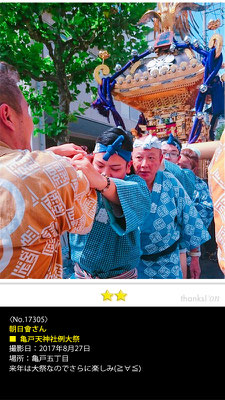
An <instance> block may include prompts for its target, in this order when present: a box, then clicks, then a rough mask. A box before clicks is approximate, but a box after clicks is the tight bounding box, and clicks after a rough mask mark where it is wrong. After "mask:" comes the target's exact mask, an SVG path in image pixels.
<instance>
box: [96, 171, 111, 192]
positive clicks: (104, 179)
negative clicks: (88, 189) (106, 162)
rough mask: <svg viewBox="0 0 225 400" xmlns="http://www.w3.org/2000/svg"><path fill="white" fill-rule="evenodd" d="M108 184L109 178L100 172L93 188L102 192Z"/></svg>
mask: <svg viewBox="0 0 225 400" xmlns="http://www.w3.org/2000/svg"><path fill="white" fill-rule="evenodd" d="M109 186H110V179H109V177H108V176H106V175H104V174H101V175H100V179H99V183H98V185H96V187H95V189H96V190H98V191H99V192H101V193H102V192H104V191H105V190H106V189H107V188H108V187H109Z"/></svg>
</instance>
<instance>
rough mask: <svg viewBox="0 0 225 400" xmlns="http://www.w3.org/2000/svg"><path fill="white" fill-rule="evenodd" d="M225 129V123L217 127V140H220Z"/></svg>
mask: <svg viewBox="0 0 225 400" xmlns="http://www.w3.org/2000/svg"><path fill="white" fill-rule="evenodd" d="M224 129H225V125H224V124H221V125H220V126H219V127H218V128H217V129H216V135H215V139H216V140H220V138H221V136H222V133H223V131H224Z"/></svg>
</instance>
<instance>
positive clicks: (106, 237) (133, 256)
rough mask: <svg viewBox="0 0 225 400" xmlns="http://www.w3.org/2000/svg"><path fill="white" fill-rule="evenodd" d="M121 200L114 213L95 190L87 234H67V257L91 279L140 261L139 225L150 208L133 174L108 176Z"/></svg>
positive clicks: (144, 189) (108, 275) (147, 194)
mask: <svg viewBox="0 0 225 400" xmlns="http://www.w3.org/2000/svg"><path fill="white" fill-rule="evenodd" d="M112 179H113V181H114V182H115V184H116V188H117V194H118V196H119V199H120V203H121V208H122V210H121V213H118V212H117V210H116V208H115V207H114V206H113V204H112V203H110V202H108V201H107V200H106V199H105V198H104V197H103V196H102V195H101V194H100V193H98V206H97V212H96V216H95V220H94V224H93V228H92V230H91V232H90V233H89V234H88V235H84V236H79V235H73V234H70V247H71V258H72V260H73V261H74V263H78V264H79V266H80V268H82V269H83V270H84V271H86V272H87V273H88V274H91V276H92V277H93V278H96V277H98V278H101V279H108V278H113V277H114V276H117V275H121V274H123V273H125V272H127V271H130V270H131V269H133V268H137V266H138V264H139V260H140V255H141V249H140V229H139V225H140V224H142V223H143V221H144V219H145V218H146V216H147V214H148V210H149V209H150V192H149V190H148V187H147V185H146V183H145V181H144V180H143V179H142V178H140V177H139V176H137V175H130V176H125V178H124V180H122V179H116V178H112Z"/></svg>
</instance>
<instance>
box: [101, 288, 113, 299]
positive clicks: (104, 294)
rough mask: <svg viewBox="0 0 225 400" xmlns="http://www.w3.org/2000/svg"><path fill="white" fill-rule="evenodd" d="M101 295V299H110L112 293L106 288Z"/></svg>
mask: <svg viewBox="0 0 225 400" xmlns="http://www.w3.org/2000/svg"><path fill="white" fill-rule="evenodd" d="M101 295H102V296H103V301H105V300H110V301H112V296H113V293H110V292H109V291H108V290H106V292H105V293H101Z"/></svg>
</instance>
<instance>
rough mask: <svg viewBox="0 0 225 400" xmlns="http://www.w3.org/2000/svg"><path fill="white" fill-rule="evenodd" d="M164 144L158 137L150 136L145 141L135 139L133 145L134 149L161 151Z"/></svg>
mask: <svg viewBox="0 0 225 400" xmlns="http://www.w3.org/2000/svg"><path fill="white" fill-rule="evenodd" d="M161 145H162V143H161V142H160V140H159V139H158V138H157V136H152V135H148V136H146V138H145V139H144V140H140V139H135V141H134V143H133V148H136V147H141V148H142V149H144V150H147V149H152V148H153V147H154V148H155V149H161Z"/></svg>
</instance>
